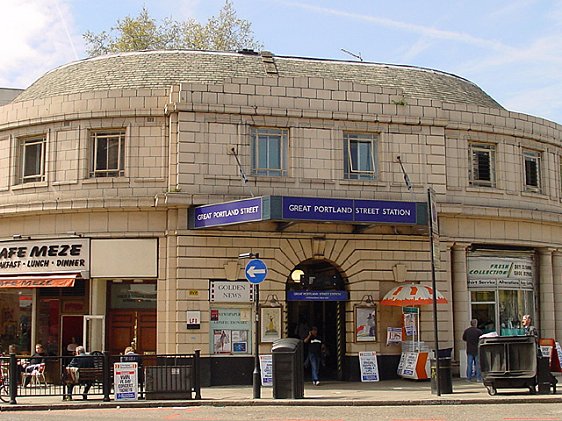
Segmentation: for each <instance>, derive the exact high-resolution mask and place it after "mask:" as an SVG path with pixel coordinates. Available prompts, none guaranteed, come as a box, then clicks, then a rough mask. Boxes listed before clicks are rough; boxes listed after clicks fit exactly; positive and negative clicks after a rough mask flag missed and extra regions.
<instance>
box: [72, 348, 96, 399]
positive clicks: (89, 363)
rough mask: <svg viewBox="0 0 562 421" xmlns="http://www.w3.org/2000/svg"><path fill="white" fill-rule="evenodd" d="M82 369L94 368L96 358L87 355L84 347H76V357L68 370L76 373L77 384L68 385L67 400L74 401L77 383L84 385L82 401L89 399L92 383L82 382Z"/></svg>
mask: <svg viewBox="0 0 562 421" xmlns="http://www.w3.org/2000/svg"><path fill="white" fill-rule="evenodd" d="M81 368H94V358H93V357H92V356H90V355H86V350H85V349H84V347H83V346H77V347H76V356H75V357H74V358H73V359H72V360H71V361H70V363H69V364H68V366H67V369H71V371H75V372H77V373H75V376H76V380H77V381H76V382H69V383H68V384H67V395H66V400H69V401H71V400H72V390H73V389H74V385H75V384H76V383H82V384H83V385H84V390H83V392H82V399H84V400H86V399H88V391H89V390H90V388H91V387H92V381H90V380H88V381H84V382H81V381H80V369H81Z"/></svg>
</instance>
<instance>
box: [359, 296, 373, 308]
mask: <svg viewBox="0 0 562 421" xmlns="http://www.w3.org/2000/svg"><path fill="white" fill-rule="evenodd" d="M360 304H366V305H368V306H374V305H375V300H373V297H372V296H371V295H363V298H361V303H360Z"/></svg>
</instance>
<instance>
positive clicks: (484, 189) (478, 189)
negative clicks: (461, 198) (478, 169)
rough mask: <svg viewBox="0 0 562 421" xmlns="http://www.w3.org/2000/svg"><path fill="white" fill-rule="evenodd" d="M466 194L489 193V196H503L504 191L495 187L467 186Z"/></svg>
mask: <svg viewBox="0 0 562 421" xmlns="http://www.w3.org/2000/svg"><path fill="white" fill-rule="evenodd" d="M466 192H470V193H490V194H504V193H505V191H503V190H501V189H498V188H497V187H486V186H468V187H467V188H466Z"/></svg>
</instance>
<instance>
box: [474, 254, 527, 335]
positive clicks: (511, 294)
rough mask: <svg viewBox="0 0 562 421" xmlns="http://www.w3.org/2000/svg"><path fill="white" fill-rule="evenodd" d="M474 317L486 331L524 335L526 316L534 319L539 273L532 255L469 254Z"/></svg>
mask: <svg viewBox="0 0 562 421" xmlns="http://www.w3.org/2000/svg"><path fill="white" fill-rule="evenodd" d="M467 260H468V262H467V264H468V291H469V296H470V309H471V314H472V318H474V319H477V320H478V327H479V328H480V329H481V330H482V331H483V332H484V333H489V332H497V333H498V334H499V335H501V336H512V335H522V334H523V326H522V324H521V321H522V318H523V315H525V314H530V315H531V316H533V317H534V316H535V304H534V303H535V285H536V279H535V278H536V270H535V260H534V255H533V254H532V252H530V251H529V252H526V253H524V252H521V253H513V252H508V251H506V252H503V253H500V252H496V253H490V252H473V253H469V254H468V258H467Z"/></svg>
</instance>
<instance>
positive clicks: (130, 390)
mask: <svg viewBox="0 0 562 421" xmlns="http://www.w3.org/2000/svg"><path fill="white" fill-rule="evenodd" d="M137 370H138V363H115V364H113V376H114V389H115V400H116V401H136V400H138V398H139V380H138V374H137Z"/></svg>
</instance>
